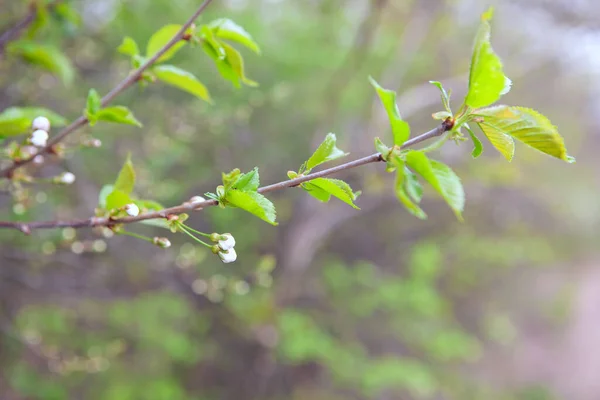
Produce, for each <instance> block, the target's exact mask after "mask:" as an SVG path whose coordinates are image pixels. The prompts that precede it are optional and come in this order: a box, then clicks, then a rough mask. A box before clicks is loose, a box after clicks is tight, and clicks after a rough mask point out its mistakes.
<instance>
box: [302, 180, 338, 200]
mask: <svg viewBox="0 0 600 400" xmlns="http://www.w3.org/2000/svg"><path fill="white" fill-rule="evenodd" d="M302 189H304V190H305V191H306V193H308V194H310V195H311V196H312V197H314V198H315V199H317V200H319V201H322V202H323V203H327V202H328V201H329V200H330V199H331V194H330V193H329V192H327V191H325V190H323V189H321V188H320V187H318V186H315V185H312V184H311V183H310V182H306V183H304V184H303V185H302Z"/></svg>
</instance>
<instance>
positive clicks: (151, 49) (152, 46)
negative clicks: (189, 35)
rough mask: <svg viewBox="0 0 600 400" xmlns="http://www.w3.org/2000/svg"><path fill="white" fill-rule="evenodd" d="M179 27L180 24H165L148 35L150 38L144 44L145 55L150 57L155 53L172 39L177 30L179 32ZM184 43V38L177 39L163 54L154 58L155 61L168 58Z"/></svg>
mask: <svg viewBox="0 0 600 400" xmlns="http://www.w3.org/2000/svg"><path fill="white" fill-rule="evenodd" d="M180 29H181V25H177V24H170V25H165V26H163V27H162V28H160V29H159V30H158V31H156V32H155V33H154V34H153V35H152V36H150V39H149V40H148V44H147V46H146V57H147V58H150V57H152V56H153V55H155V54H156V53H158V51H159V50H160V49H162V48H163V47H164V46H165V45H166V44H167V43H169V41H170V40H171V39H173V37H174V36H175V35H176V34H177V32H179V30H180ZM185 43H186V42H185V41H184V40H180V41H178V42H177V43H175V44H174V45H173V47H171V48H170V49H169V50H167V51H166V52H165V54H163V55H162V56H160V57H159V58H158V60H156V62H163V61H167V60H170V59H171V58H173V56H175V54H176V53H177V52H178V51H179V50H180V49H181V48H182V47H183V46H185Z"/></svg>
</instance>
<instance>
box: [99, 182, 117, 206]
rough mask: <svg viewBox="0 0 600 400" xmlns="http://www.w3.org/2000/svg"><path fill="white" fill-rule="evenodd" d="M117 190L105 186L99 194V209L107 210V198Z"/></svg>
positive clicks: (112, 186)
mask: <svg viewBox="0 0 600 400" xmlns="http://www.w3.org/2000/svg"><path fill="white" fill-rule="evenodd" d="M113 190H115V186H114V185H104V186H102V189H100V193H99V194H98V207H100V208H106V198H107V197H108V195H109V194H111V193H112V192H113Z"/></svg>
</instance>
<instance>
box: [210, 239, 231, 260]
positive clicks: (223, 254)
mask: <svg viewBox="0 0 600 400" xmlns="http://www.w3.org/2000/svg"><path fill="white" fill-rule="evenodd" d="M210 240H211V241H213V242H215V243H217V244H216V245H214V246H213V247H212V249H213V253H215V254H217V255H218V256H219V258H220V259H221V261H223V263H225V264H229V263H232V262H234V261H235V260H236V259H237V254H236V252H235V249H234V247H235V238H234V237H233V235H232V234H231V233H223V234H219V233H213V234H211V235H210Z"/></svg>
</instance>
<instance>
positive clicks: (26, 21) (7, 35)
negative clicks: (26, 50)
mask: <svg viewBox="0 0 600 400" xmlns="http://www.w3.org/2000/svg"><path fill="white" fill-rule="evenodd" d="M37 13H38V9H37V5H36V4H35V3H31V5H30V6H29V12H28V13H27V15H25V16H24V17H23V18H21V20H20V21H19V22H17V23H16V24H15V25H14V26H13V27H11V28H8V29H7V30H6V31H4V32H3V33H2V34H1V35H0V56H1V55H2V54H3V53H4V48H5V47H6V45H7V44H8V42H10V41H11V40H15V39H17V38H18V37H19V36H21V32H22V31H24V30H25V28H27V27H28V26H29V25H31V23H32V22H33V21H34V20H35V17H36V16H37Z"/></svg>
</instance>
